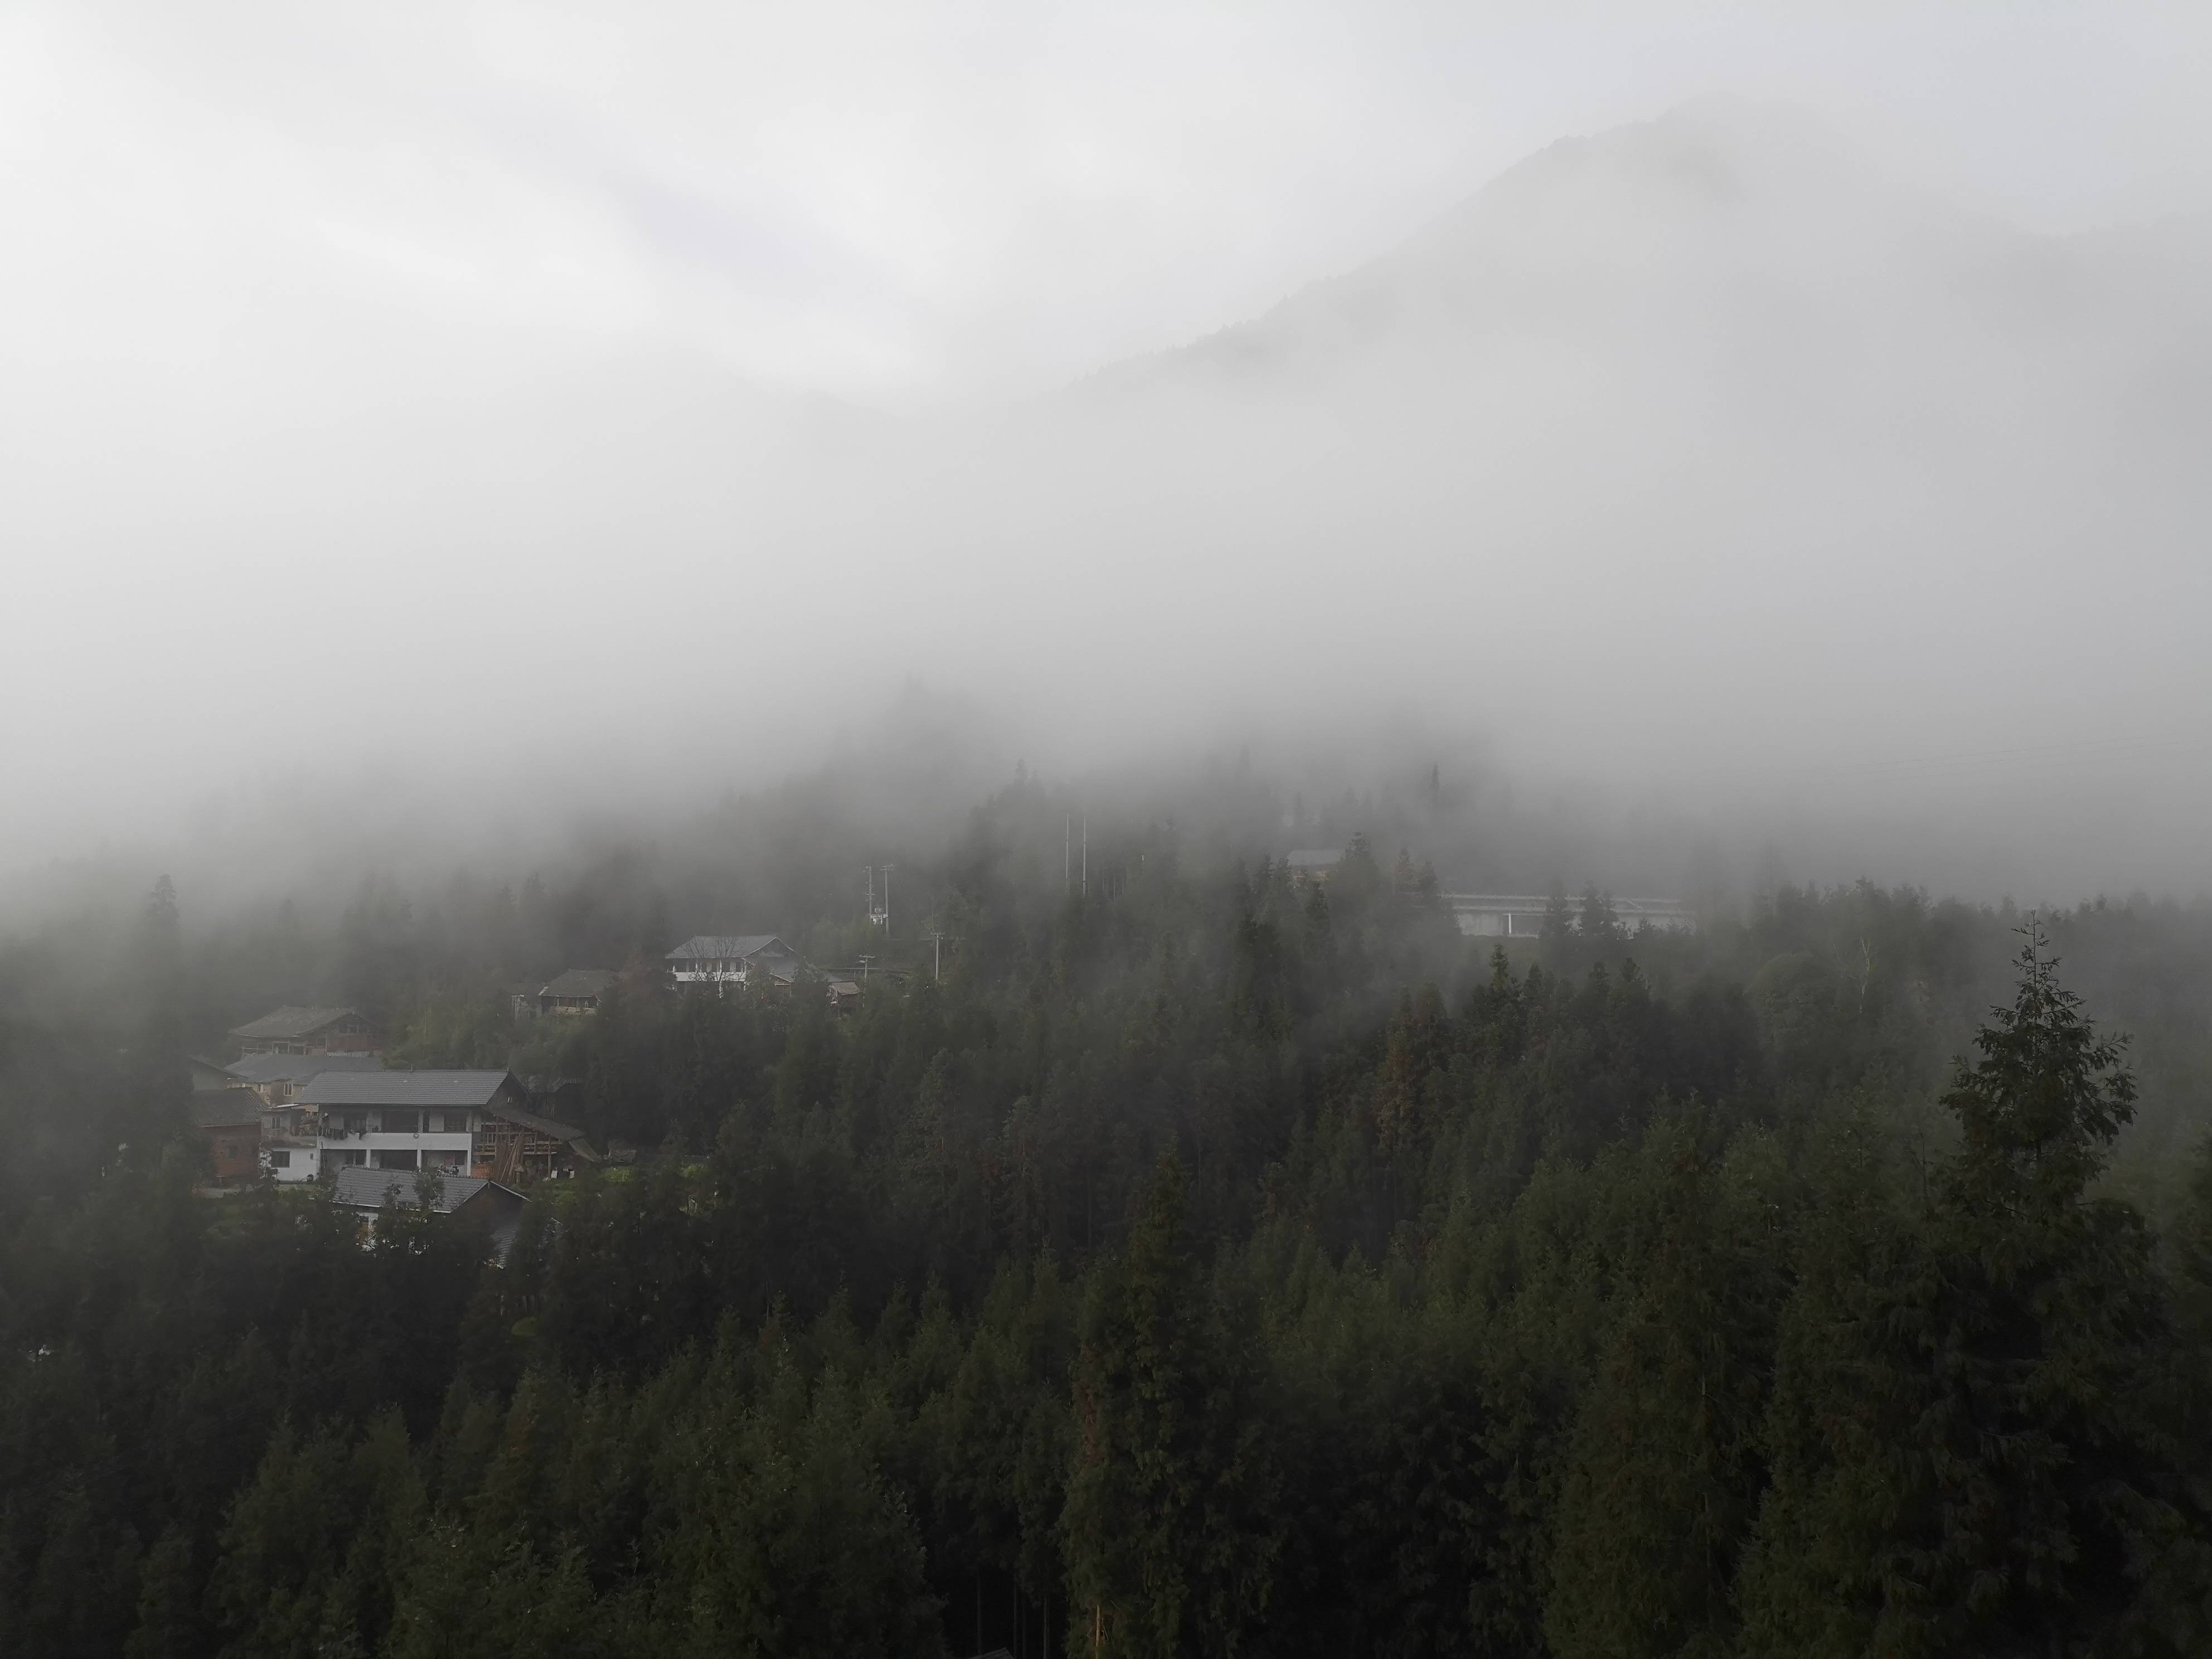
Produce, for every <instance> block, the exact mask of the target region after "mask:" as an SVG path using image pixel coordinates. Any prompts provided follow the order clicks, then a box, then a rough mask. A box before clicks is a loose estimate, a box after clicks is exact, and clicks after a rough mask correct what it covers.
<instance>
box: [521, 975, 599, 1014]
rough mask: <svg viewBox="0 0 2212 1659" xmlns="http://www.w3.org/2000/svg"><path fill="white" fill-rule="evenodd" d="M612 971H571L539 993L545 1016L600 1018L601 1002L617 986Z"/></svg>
mask: <svg viewBox="0 0 2212 1659" xmlns="http://www.w3.org/2000/svg"><path fill="white" fill-rule="evenodd" d="M615 978H616V975H615V971H614V969H611V968H571V969H568V972H567V973H565V974H562V975H561V976H560V977H559V978H557V979H555V980H552V981H549V982H548V983H547V984H546V985H545V986H544V987H542V988H541V989H540V990H539V991H538V1012H539V1013H541V1014H568V1015H577V1014H596V1013H598V1012H599V1000H600V998H602V997H604V996H605V994H606V992H607V987H609V986H611V985H612V984H613V983H614V982H615Z"/></svg>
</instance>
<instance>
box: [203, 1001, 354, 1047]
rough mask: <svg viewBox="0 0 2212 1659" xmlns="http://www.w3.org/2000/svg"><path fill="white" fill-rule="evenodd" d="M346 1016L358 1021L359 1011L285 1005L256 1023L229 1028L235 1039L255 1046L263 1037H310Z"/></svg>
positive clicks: (263, 1016) (250, 1021)
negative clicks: (241, 1039) (243, 1040)
mask: <svg viewBox="0 0 2212 1659" xmlns="http://www.w3.org/2000/svg"><path fill="white" fill-rule="evenodd" d="M348 1015H351V1016H353V1017H354V1018H356V1019H357V1018H360V1017H361V1010H359V1009H358V1008H295V1007H294V1006H291V1005H290V1004H289V1003H288V1004H286V1005H285V1006H283V1007H282V1008H279V1009H276V1010H275V1011H274V1012H270V1013H266V1014H264V1015H262V1016H261V1018H258V1019H254V1020H248V1021H247V1022H246V1024H243V1025H234V1026H232V1027H231V1028H230V1034H231V1036H234V1037H244V1038H246V1040H247V1041H248V1042H258V1041H259V1040H261V1039H262V1038H264V1037H268V1038H272V1039H273V1038H277V1037H303V1036H313V1035H314V1034H315V1033H316V1032H318V1031H319V1030H322V1029H323V1027H325V1025H334V1024H337V1022H338V1021H339V1020H342V1019H343V1018H346V1017H347V1016H348Z"/></svg>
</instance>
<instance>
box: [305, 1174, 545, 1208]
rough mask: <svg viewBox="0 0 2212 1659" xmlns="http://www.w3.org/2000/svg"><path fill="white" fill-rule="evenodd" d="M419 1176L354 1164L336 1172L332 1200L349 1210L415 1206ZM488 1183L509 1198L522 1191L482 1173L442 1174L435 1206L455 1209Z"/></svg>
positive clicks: (332, 1186)
mask: <svg viewBox="0 0 2212 1659" xmlns="http://www.w3.org/2000/svg"><path fill="white" fill-rule="evenodd" d="M418 1178H419V1177H418V1176H416V1172H415V1171H414V1170H371V1169H368V1168H365V1167H364V1166H362V1165H361V1164H348V1165H346V1166H345V1167H344V1168H343V1169H341V1170H338V1172H337V1180H336V1181H335V1182H333V1183H332V1185H331V1199H332V1200H333V1201H335V1202H337V1203H339V1204H343V1205H344V1206H346V1207H347V1208H348V1209H349V1210H381V1209H383V1208H385V1207H386V1206H389V1205H394V1204H397V1205H401V1206H405V1207H406V1208H408V1209H410V1210H412V1209H416V1208H419V1207H420V1206H421V1205H422V1194H419V1193H417V1192H416V1190H415V1183H416V1180H417V1179H418ZM487 1187H497V1188H499V1190H500V1191H501V1192H502V1193H505V1194H507V1195H508V1196H509V1197H510V1198H517V1199H519V1198H520V1197H521V1196H522V1194H520V1193H518V1192H516V1191H515V1190H514V1188H512V1187H501V1186H500V1185H499V1182H495V1181H487V1180H485V1179H484V1178H483V1176H465V1175H451V1174H441V1176H439V1177H438V1199H437V1202H436V1204H435V1205H434V1206H432V1207H434V1208H435V1210H436V1211H437V1212H438V1213H439V1214H441V1215H451V1214H453V1212H454V1211H456V1210H458V1209H459V1208H460V1207H461V1206H462V1205H464V1204H465V1203H467V1202H468V1201H469V1200H471V1199H472V1198H474V1197H475V1196H476V1195H477V1194H478V1193H480V1192H482V1191H483V1189H484V1188H487Z"/></svg>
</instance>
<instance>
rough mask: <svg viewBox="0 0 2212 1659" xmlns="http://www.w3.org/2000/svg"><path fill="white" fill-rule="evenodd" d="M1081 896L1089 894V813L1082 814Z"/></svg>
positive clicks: (1088, 895)
mask: <svg viewBox="0 0 2212 1659" xmlns="http://www.w3.org/2000/svg"><path fill="white" fill-rule="evenodd" d="M1083 896H1084V897H1085V898H1089V897H1090V896H1091V814H1090V813H1088V812H1085V814H1084V815H1083Z"/></svg>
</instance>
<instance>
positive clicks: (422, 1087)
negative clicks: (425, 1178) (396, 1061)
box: [263, 1071, 528, 1181]
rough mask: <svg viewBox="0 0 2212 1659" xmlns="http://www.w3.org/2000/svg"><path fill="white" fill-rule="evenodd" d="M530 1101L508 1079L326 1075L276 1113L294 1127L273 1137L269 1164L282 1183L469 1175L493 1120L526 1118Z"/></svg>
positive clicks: (489, 1075)
mask: <svg viewBox="0 0 2212 1659" xmlns="http://www.w3.org/2000/svg"><path fill="white" fill-rule="evenodd" d="M527 1098H528V1097H526V1095H525V1094H524V1092H523V1089H522V1085H520V1083H518V1082H516V1081H515V1079H513V1077H512V1076H511V1075H509V1074H508V1073H505V1072H443V1071H441V1072H428V1071H425V1072H383V1071H362V1072H344V1071H341V1072H321V1073H317V1074H316V1075H315V1076H314V1077H313V1078H312V1079H309V1080H308V1081H307V1085H306V1086H305V1087H303V1088H301V1090H300V1091H298V1093H297V1094H296V1095H295V1096H294V1097H293V1100H292V1103H291V1104H290V1105H289V1107H285V1108H281V1109H271V1110H272V1114H275V1113H281V1114H282V1115H286V1116H287V1117H289V1118H292V1120H293V1121H289V1122H288V1123H287V1125H286V1126H285V1127H286V1130H287V1133H285V1134H284V1135H283V1136H282V1137H279V1136H276V1135H271V1136H270V1137H269V1138H268V1139H267V1144H266V1146H264V1160H263V1161H264V1164H266V1165H267V1167H268V1170H269V1173H270V1175H271V1176H274V1177H275V1178H276V1179H277V1180H278V1181H313V1180H314V1179H316V1178H317V1177H318V1176H321V1175H323V1174H325V1172H333V1173H334V1172H336V1171H337V1170H346V1169H357V1170H358V1169H365V1170H384V1171H386V1172H388V1173H396V1174H400V1175H404V1176H411V1175H413V1174H415V1173H416V1172H417V1171H420V1170H426V1169H428V1170H439V1171H441V1173H449V1174H453V1175H467V1174H470V1173H471V1172H472V1171H474V1170H475V1169H476V1167H477V1164H478V1162H479V1161H480V1160H479V1157H478V1151H479V1136H481V1135H482V1134H483V1131H484V1127H485V1122H486V1120H487V1119H489V1118H491V1117H494V1116H495V1115H498V1114H499V1113H501V1112H502V1111H513V1110H522V1111H526V1110H527ZM295 1114H296V1116H294V1115H295Z"/></svg>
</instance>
